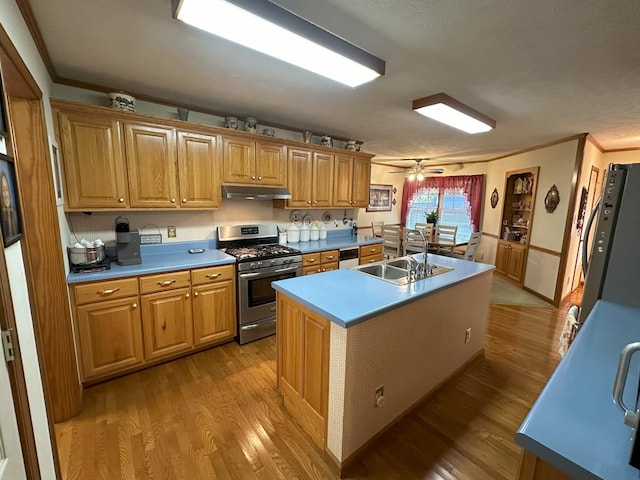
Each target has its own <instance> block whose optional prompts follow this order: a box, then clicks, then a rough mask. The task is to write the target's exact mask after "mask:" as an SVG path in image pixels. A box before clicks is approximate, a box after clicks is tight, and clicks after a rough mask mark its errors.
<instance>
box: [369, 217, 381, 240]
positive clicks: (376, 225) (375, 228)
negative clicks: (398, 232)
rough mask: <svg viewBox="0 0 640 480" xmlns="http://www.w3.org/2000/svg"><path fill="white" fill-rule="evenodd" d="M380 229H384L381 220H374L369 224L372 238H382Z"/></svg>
mask: <svg viewBox="0 0 640 480" xmlns="http://www.w3.org/2000/svg"><path fill="white" fill-rule="evenodd" d="M382 227H384V221H382V220H374V221H372V222H371V231H372V232H373V236H374V237H381V236H382Z"/></svg>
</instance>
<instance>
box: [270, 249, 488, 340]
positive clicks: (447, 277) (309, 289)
mask: <svg viewBox="0 0 640 480" xmlns="http://www.w3.org/2000/svg"><path fill="white" fill-rule="evenodd" d="M414 257H415V258H416V259H418V260H420V259H421V258H422V254H417V255H414ZM429 263H434V264H438V265H443V266H446V267H451V268H453V269H454V270H453V271H450V272H447V273H443V274H441V275H436V276H434V277H430V278H425V279H422V280H419V281H417V282H413V283H410V284H408V285H396V284H394V283H391V282H387V281H385V280H381V279H378V278H375V277H371V276H369V275H366V274H364V273H359V272H356V271H353V270H351V269H342V270H333V271H330V272H324V273H317V274H315V275H308V276H304V277H296V278H291V279H287V280H280V281H277V282H273V283H272V285H273V288H275V289H276V290H277V291H278V292H281V293H284V294H285V295H287V296H288V297H290V298H292V299H294V300H296V301H297V302H299V303H301V304H302V305H305V306H306V307H308V308H310V309H311V310H313V311H314V312H316V313H318V314H320V315H322V316H323V317H325V318H327V319H329V320H331V321H332V322H334V323H336V324H337V325H339V326H341V327H343V328H348V327H351V326H353V325H357V324H358V323H360V322H363V321H365V320H368V319H370V318H373V317H376V316H378V315H380V314H382V313H385V312H387V311H390V310H393V309H395V308H398V307H399V306H401V305H403V304H406V303H408V302H412V301H415V300H418V299H419V298H422V297H424V296H427V295H432V294H434V293H436V292H438V291H440V290H444V289H446V288H449V287H452V286H454V285H456V284H458V283H461V282H464V281H466V280H468V279H469V278H472V277H475V276H477V275H481V274H483V273H488V272H491V271H492V270H493V269H494V268H495V267H494V266H493V265H487V264H484V263H475V262H467V261H464V260H458V259H455V258H452V257H444V256H440V255H434V254H431V253H430V254H429Z"/></svg>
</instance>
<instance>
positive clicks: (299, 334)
mask: <svg viewBox="0 0 640 480" xmlns="http://www.w3.org/2000/svg"><path fill="white" fill-rule="evenodd" d="M277 311H278V323H277V325H278V327H277V328H278V333H277V335H276V339H277V341H278V385H279V388H280V390H281V391H282V393H283V396H284V403H285V407H286V408H287V410H289V412H291V414H292V415H293V416H294V417H295V418H296V419H297V420H298V421H299V422H300V423H301V424H302V426H303V427H304V428H305V430H306V431H307V432H308V433H309V434H310V435H311V436H312V437H313V438H314V440H315V441H316V442H317V443H318V445H320V446H322V447H324V446H325V442H326V431H327V411H328V398H329V395H328V392H329V338H330V322H329V320H327V319H326V318H323V317H321V316H320V315H318V314H317V313H315V312H312V311H311V310H309V309H306V308H305V307H303V306H302V305H300V304H298V303H297V302H294V301H292V300H291V299H289V298H287V297H285V296H284V295H280V294H278V307H277Z"/></svg>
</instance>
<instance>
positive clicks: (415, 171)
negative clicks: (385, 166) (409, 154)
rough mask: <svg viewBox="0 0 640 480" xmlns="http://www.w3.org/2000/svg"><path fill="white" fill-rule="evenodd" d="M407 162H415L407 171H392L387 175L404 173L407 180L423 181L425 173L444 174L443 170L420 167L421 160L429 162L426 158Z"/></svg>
mask: <svg viewBox="0 0 640 480" xmlns="http://www.w3.org/2000/svg"><path fill="white" fill-rule="evenodd" d="M407 160H411V161H414V162H416V164H415V165H413V166H412V167H411V168H410V169H409V170H407V169H404V170H393V171H390V172H389V173H404V174H406V175H407V176H408V177H409V180H416V179H417V180H418V181H420V180H423V179H424V174H425V173H444V168H429V167H425V166H424V165H421V164H420V162H422V161H423V160H429V159H428V158H408V159H407Z"/></svg>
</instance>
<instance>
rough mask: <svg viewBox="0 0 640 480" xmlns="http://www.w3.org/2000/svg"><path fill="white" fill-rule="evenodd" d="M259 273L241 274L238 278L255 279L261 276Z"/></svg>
mask: <svg viewBox="0 0 640 480" xmlns="http://www.w3.org/2000/svg"><path fill="white" fill-rule="evenodd" d="M261 274H262V273H261V272H255V273H241V274H240V275H238V277H240V278H251V277H257V276H258V275H261Z"/></svg>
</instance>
